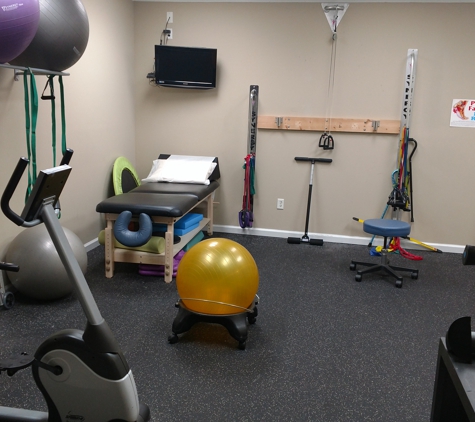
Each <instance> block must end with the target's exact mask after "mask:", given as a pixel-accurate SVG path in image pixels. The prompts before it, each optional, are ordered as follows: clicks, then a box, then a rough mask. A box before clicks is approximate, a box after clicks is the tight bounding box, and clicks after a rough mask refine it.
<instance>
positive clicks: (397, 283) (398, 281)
mask: <svg viewBox="0 0 475 422" xmlns="http://www.w3.org/2000/svg"><path fill="white" fill-rule="evenodd" d="M396 287H397V288H398V289H400V288H401V287H402V280H396Z"/></svg>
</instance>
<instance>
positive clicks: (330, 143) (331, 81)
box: [318, 5, 343, 149]
mask: <svg viewBox="0 0 475 422" xmlns="http://www.w3.org/2000/svg"><path fill="white" fill-rule="evenodd" d="M339 10H343V6H338V5H336V6H326V7H325V11H326V12H330V11H336V13H335V16H334V18H333V19H332V26H333V27H332V31H333V34H332V52H331V58H330V75H329V77H328V93H327V109H326V113H325V132H324V133H323V134H322V136H321V137H320V141H319V143H318V146H319V147H322V148H323V149H333V148H334V146H335V145H334V140H333V136H332V135H331V121H332V119H331V116H332V106H333V88H334V86H335V63H336V47H337V39H338V37H337V34H336V28H337V26H338V11H339Z"/></svg>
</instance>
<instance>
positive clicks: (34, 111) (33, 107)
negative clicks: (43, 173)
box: [23, 68, 38, 202]
mask: <svg viewBox="0 0 475 422" xmlns="http://www.w3.org/2000/svg"><path fill="white" fill-rule="evenodd" d="M28 76H29V77H30V84H29V86H30V92H29V90H28ZM23 87H24V92H25V127H26V148H27V152H28V186H27V188H26V194H25V202H26V200H27V199H28V197H29V196H30V193H31V190H32V188H33V185H34V184H35V182H36V123H37V120H38V92H37V90H36V81H35V75H33V72H32V71H31V69H30V68H28V69H27V70H26V71H25V72H24V73H23ZM30 98H31V101H30ZM30 112H31V117H30Z"/></svg>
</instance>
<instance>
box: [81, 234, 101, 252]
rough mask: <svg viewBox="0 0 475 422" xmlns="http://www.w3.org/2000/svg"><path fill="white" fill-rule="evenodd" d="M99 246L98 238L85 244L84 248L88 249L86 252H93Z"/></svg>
mask: <svg viewBox="0 0 475 422" xmlns="http://www.w3.org/2000/svg"><path fill="white" fill-rule="evenodd" d="M98 246H99V240H98V239H97V237H96V238H95V239H92V240H90V241H89V242H87V243H85V244H84V247H85V248H86V252H89V251H92V250H93V249H95V248H97V247H98Z"/></svg>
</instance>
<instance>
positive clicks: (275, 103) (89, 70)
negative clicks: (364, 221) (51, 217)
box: [0, 0, 475, 255]
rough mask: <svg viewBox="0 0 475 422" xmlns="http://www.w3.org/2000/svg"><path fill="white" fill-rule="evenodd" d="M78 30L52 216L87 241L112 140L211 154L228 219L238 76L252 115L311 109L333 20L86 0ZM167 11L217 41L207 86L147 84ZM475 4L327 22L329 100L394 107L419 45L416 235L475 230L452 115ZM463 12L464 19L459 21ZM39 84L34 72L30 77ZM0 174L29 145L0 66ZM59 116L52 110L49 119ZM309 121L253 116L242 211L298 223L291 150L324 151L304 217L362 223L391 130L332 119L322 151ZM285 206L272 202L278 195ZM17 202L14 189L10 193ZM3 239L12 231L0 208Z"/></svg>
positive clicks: (355, 113) (349, 227) (304, 173)
mask: <svg viewBox="0 0 475 422" xmlns="http://www.w3.org/2000/svg"><path fill="white" fill-rule="evenodd" d="M83 3H84V5H85V7H86V10H87V12H88V15H89V21H90V38H89V44H88V47H87V49H86V52H85V54H84V56H83V57H82V58H81V60H80V61H79V62H78V63H77V64H76V65H74V66H73V67H72V68H71V69H69V70H68V71H69V72H70V73H71V76H68V77H67V78H65V89H66V110H67V129H68V145H69V146H70V147H71V148H73V149H74V150H75V156H74V159H73V162H72V165H73V168H74V170H73V173H72V175H71V179H70V181H69V182H68V187H67V189H66V191H65V192H64V195H63V198H62V201H61V203H62V207H63V217H62V223H63V225H64V226H66V227H68V228H70V229H71V230H73V231H74V232H75V233H77V234H78V235H79V237H80V238H81V240H82V241H84V242H88V241H90V240H92V239H94V238H95V237H96V236H97V233H98V231H99V230H100V229H101V228H102V225H103V221H102V219H101V218H100V216H99V215H98V214H97V213H96V212H95V206H96V204H97V203H98V202H99V201H100V200H101V199H103V198H105V197H106V196H108V195H109V194H111V191H110V171H111V167H112V163H113V161H114V159H115V158H116V157H117V156H119V155H125V156H127V157H129V159H130V160H131V161H132V162H135V163H136V166H137V169H138V171H139V173H140V175H141V176H145V175H146V174H147V173H148V171H149V169H150V165H151V161H152V159H153V158H154V157H156V156H157V154H159V153H160V152H167V153H176V154H203V155H216V156H218V157H219V159H220V163H221V171H222V181H221V182H222V183H221V188H220V190H219V193H218V195H217V200H218V201H219V202H220V204H219V205H218V206H217V207H216V222H217V224H220V225H225V226H234V227H235V226H238V220H237V214H238V211H239V210H240V209H241V200H242V188H243V187H242V178H243V171H242V169H241V165H242V161H243V158H244V156H245V154H246V148H247V127H248V107H249V101H248V92H249V85H251V84H258V85H259V86H260V99H259V112H260V114H261V115H289V116H320V117H324V115H325V110H326V104H327V101H326V99H327V87H328V71H329V61H330V53H331V31H330V28H329V25H328V23H327V21H326V19H325V17H324V15H323V12H322V9H321V5H320V3H289V4H286V3H155V2H132V1H130V0H101V1H94V0H83ZM168 11H172V12H174V23H173V24H172V25H171V26H172V28H173V30H174V39H173V40H172V41H170V42H169V44H170V45H184V46H206V47H216V48H218V62H219V70H218V84H219V85H218V88H217V89H215V90H211V91H207V92H201V91H186V90H177V89H165V88H156V87H151V86H149V85H148V81H147V79H146V77H145V76H146V74H147V73H148V72H150V71H152V67H153V46H154V45H155V44H156V43H158V42H159V38H160V33H161V31H162V29H163V27H164V25H165V21H166V12H168ZM474 18H475V5H474V4H452V5H447V4H404V5H402V4H388V3H381V4H374V3H373V4H364V3H363V4H352V5H350V8H349V9H348V11H347V12H346V14H345V16H344V18H343V20H342V23H341V24H340V26H339V28H338V34H339V38H338V53H337V62H336V81H335V97H334V104H333V115H334V116H337V117H347V118H371V119H398V118H399V115H400V109H401V102H402V86H403V76H404V68H405V60H406V53H407V49H409V48H417V49H419V61H418V72H417V82H416V95H415V107H414V114H413V125H412V128H411V129H412V132H411V135H412V136H413V137H415V138H416V139H417V140H418V142H419V148H418V151H417V152H416V154H415V157H414V195H415V201H414V202H415V204H414V205H415V223H414V226H413V232H412V235H413V236H414V237H415V238H417V239H419V240H422V241H425V242H434V243H442V244H457V245H464V244H466V243H473V239H474V238H475V223H474V219H473V209H474V202H475V201H474V197H475V193H474V192H473V188H472V186H471V181H473V180H474V179H475V178H474V176H475V175H474V172H475V167H474V166H473V165H472V160H473V158H472V157H473V155H474V152H475V150H474V149H475V147H474V146H473V140H474V135H475V131H474V130H471V129H455V128H450V127H449V125H448V123H449V116H450V114H449V113H450V105H451V101H452V99H453V98H475V92H474V88H473V87H474V85H473V82H472V78H471V72H470V69H471V68H473V67H474V66H475V58H474V56H473V54H471V40H470V37H469V36H467V35H466V34H467V33H468V32H467V31H468V29H469V28H471V25H472V23H473V21H474ZM467 28H468V29H467ZM37 84H38V89H40V90H42V88H43V86H44V84H45V78H44V77H37ZM0 98H1V100H0V127H1V129H2V130H1V131H0V145H1V151H2V154H0V180H3V183H6V181H7V180H8V177H9V175H10V173H11V170H12V169H13V167H14V165H15V163H16V162H17V159H18V157H19V156H21V155H25V154H26V146H25V134H24V111H23V86H22V83H21V82H14V81H13V72H12V71H11V70H6V69H0ZM49 113H50V110H49V105H48V104H46V103H42V104H41V109H40V122H39V127H38V145H39V147H38V149H39V152H38V161H39V163H38V166H39V167H49V166H50V165H51V162H52V160H51V157H50V154H51V153H50V151H51V148H50V137H51V135H50V127H49V125H50V117H49ZM58 121H59V120H58ZM319 136H320V134H319V133H310V132H306V133H300V132H299V133H295V132H282V131H263V130H260V131H259V133H258V138H257V181H256V184H257V186H256V187H257V195H256V198H255V226H256V227H257V228H265V229H270V230H290V231H292V230H294V231H298V232H300V231H302V229H303V226H304V217H305V206H306V199H307V188H308V177H309V166H308V165H305V164H299V163H295V162H294V160H293V158H294V157H295V156H322V157H331V158H333V160H334V162H333V163H332V164H331V165H319V166H318V167H317V169H316V179H315V186H314V197H313V200H314V201H313V207H312V214H311V222H310V231H311V232H318V233H327V234H335V235H341V236H361V235H362V232H361V226H359V225H358V224H357V223H355V222H353V221H352V220H351V217H353V216H358V217H360V218H371V217H376V216H379V215H380V214H381V212H382V210H383V208H384V205H385V202H386V198H387V196H388V194H389V191H390V189H391V182H390V174H391V172H392V170H393V169H394V166H395V161H396V148H397V144H398V139H397V136H383V135H361V134H335V139H336V147H335V150H334V151H332V152H323V151H322V150H321V149H319V148H318V146H317V145H318V138H319ZM277 198H284V199H285V209H284V210H283V211H277V210H276V199H277ZM22 204H23V191H22V192H20V193H19V194H18V195H17V196H16V197H15V198H14V201H13V203H12V206H13V208H14V209H16V210H20V209H21V207H22ZM0 228H1V232H2V238H1V239H0V253H1V254H2V255H3V253H4V251H5V248H6V246H7V245H8V244H9V243H10V241H11V240H12V239H13V238H14V237H15V236H16V235H17V234H18V233H19V232H20V230H21V229H20V228H18V227H15V226H14V225H13V224H11V223H10V222H9V221H7V220H6V218H5V217H3V216H2V215H0Z"/></svg>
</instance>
